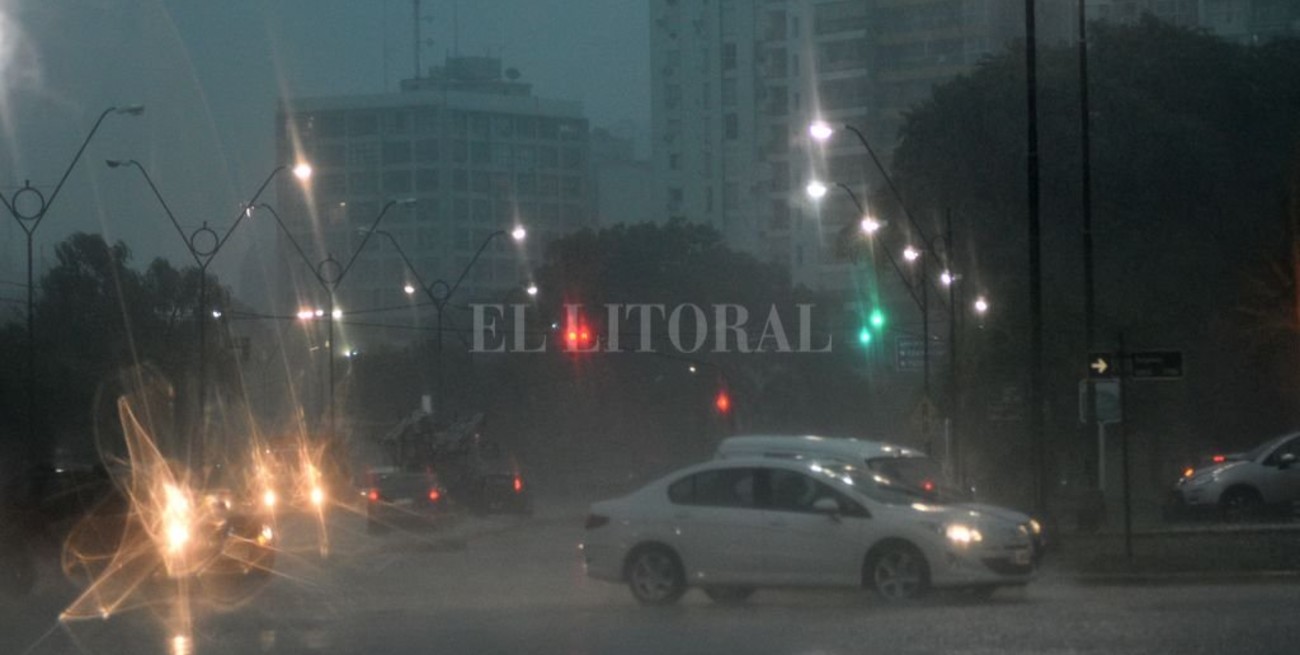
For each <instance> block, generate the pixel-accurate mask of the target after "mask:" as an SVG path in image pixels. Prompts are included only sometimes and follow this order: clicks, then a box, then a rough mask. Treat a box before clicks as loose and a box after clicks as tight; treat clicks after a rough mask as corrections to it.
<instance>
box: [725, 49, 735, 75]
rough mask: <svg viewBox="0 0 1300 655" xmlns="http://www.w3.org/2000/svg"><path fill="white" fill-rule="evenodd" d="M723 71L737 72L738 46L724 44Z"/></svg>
mask: <svg viewBox="0 0 1300 655" xmlns="http://www.w3.org/2000/svg"><path fill="white" fill-rule="evenodd" d="M722 70H724V71H732V70H736V44H735V43H724V44H722Z"/></svg>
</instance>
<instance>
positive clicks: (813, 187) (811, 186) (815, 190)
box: [804, 180, 826, 200]
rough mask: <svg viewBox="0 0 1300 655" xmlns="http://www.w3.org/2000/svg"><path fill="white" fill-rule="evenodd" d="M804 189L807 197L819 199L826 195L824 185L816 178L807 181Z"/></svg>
mask: <svg viewBox="0 0 1300 655" xmlns="http://www.w3.org/2000/svg"><path fill="white" fill-rule="evenodd" d="M804 190H805V191H807V192H808V197H809V198H812V199H813V200H821V199H822V198H824V197H826V185H825V184H822V183H821V182H819V181H817V180H813V181H812V182H809V183H808V186H807V187H804Z"/></svg>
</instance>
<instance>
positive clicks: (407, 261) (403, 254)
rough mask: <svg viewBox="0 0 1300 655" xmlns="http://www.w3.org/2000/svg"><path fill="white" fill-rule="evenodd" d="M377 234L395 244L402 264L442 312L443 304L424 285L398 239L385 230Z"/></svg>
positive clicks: (378, 231)
mask: <svg viewBox="0 0 1300 655" xmlns="http://www.w3.org/2000/svg"><path fill="white" fill-rule="evenodd" d="M375 234H378V235H379V236H381V237H384V238H385V239H388V242H389V243H391V244H393V249H394V250H396V251H397V255H398V256H399V257H401V258H402V263H403V264H405V265H406V270H408V271H410V272H411V275H412V276H414V277H415V283H416V284H418V285H420V290H421V291H423V292H424V295H426V296H428V297H429V300H431V301H433V304H434V306H435V307H437V308H438V309H439V310H441V309H442V302H441V301H440V300H439V299H438V297H437V296H435V295H433V290H432V287H431V286H429V285H427V284H425V283H424V279H423V278H421V277H420V271H418V270H416V269H415V264H413V263H412V262H411V258H410V257H407V256H406V251H405V250H402V246H401V245H400V244H398V243H397V239H396V238H395V237H394V236H393V235H392V233H390V232H388V231H385V230H375ZM444 284H445V283H444Z"/></svg>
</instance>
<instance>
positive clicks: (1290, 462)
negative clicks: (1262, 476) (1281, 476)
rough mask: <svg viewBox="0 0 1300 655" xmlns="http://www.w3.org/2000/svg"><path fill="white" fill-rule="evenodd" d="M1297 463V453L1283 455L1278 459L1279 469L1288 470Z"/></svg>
mask: <svg viewBox="0 0 1300 655" xmlns="http://www.w3.org/2000/svg"><path fill="white" fill-rule="evenodd" d="M1295 462H1296V457H1295V453H1282V456H1281V457H1279V458H1277V467H1278V468H1279V469H1282V470H1286V469H1289V468H1291V467H1292V466H1295Z"/></svg>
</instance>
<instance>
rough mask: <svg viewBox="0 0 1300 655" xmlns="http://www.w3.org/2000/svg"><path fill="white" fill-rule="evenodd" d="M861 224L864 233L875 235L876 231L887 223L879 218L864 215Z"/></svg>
mask: <svg viewBox="0 0 1300 655" xmlns="http://www.w3.org/2000/svg"><path fill="white" fill-rule="evenodd" d="M859 225H860V227H861V228H862V233H863V234H865V235H867V236H874V235H875V234H876V232H879V231H880V228H882V227H884V225H885V224H884V223H882V222H880V220H879V219H876V218H874V217H871V216H863V217H862V222H861V223H860V224H859Z"/></svg>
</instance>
